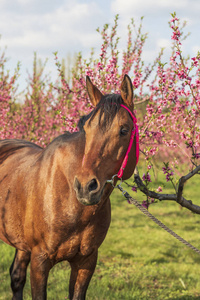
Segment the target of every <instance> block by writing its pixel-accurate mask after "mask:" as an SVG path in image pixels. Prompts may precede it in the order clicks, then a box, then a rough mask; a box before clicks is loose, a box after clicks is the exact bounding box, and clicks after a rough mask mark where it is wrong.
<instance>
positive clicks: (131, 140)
mask: <svg viewBox="0 0 200 300" xmlns="http://www.w3.org/2000/svg"><path fill="white" fill-rule="evenodd" d="M121 107H123V108H125V109H126V110H127V111H128V112H129V114H130V116H131V118H132V119H133V129H132V132H131V137H130V142H129V145H128V149H127V151H126V155H125V157H124V160H123V162H122V165H121V168H120V169H119V172H118V173H117V177H118V178H119V179H121V178H122V176H123V173H124V169H125V168H126V165H127V161H128V155H129V152H130V150H131V147H132V145H133V140H134V137H135V139H136V165H137V163H138V160H139V132H138V126H137V119H136V117H135V116H134V114H133V113H132V112H131V111H130V109H129V108H128V107H126V106H125V105H123V104H121Z"/></svg>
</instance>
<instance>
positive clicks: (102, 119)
mask: <svg viewBox="0 0 200 300" xmlns="http://www.w3.org/2000/svg"><path fill="white" fill-rule="evenodd" d="M121 104H124V101H123V99H122V97H121V95H120V94H108V95H104V96H103V97H102V98H101V100H100V101H99V103H98V104H97V106H96V107H95V108H94V110H93V111H92V112H90V113H89V114H88V115H86V116H83V117H81V118H80V120H79V122H78V128H79V130H80V131H83V126H84V125H85V122H86V121H87V120H89V119H90V120H89V125H90V124H91V122H92V120H93V119H94V117H95V116H96V114H97V113H98V112H100V113H99V126H101V128H102V130H104V131H106V130H107V129H108V128H109V127H110V126H111V124H112V121H113V119H114V117H115V116H116V114H117V113H118V111H119V109H120V107H121Z"/></svg>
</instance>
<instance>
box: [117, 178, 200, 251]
mask: <svg viewBox="0 0 200 300" xmlns="http://www.w3.org/2000/svg"><path fill="white" fill-rule="evenodd" d="M115 187H116V188H118V189H119V190H120V191H121V192H122V194H123V195H124V197H125V198H126V199H127V200H128V202H129V203H131V204H134V205H135V206H136V207H137V208H139V210H140V211H141V212H142V213H143V214H145V215H146V216H147V217H149V218H150V219H151V220H152V221H154V222H155V223H156V224H157V225H159V226H160V227H161V228H163V229H164V230H166V231H167V232H168V233H169V234H171V235H172V236H173V237H175V238H176V239H177V240H179V241H180V242H181V243H183V244H184V245H186V246H188V247H189V248H191V249H192V250H194V251H195V252H197V253H198V254H200V250H199V249H197V248H196V247H194V246H193V245H191V244H190V243H189V242H187V241H186V240H184V239H183V238H182V237H180V236H179V235H178V234H176V233H175V232H174V231H173V230H171V229H169V228H168V227H167V226H166V225H165V224H163V223H162V222H161V221H160V220H158V219H157V218H156V217H154V216H153V215H152V214H151V213H150V212H149V211H148V210H147V209H146V208H145V207H143V206H142V205H141V204H140V203H138V202H137V200H135V199H133V198H132V197H131V196H130V195H129V193H128V192H127V191H125V190H124V189H123V188H122V186H121V185H120V184H118V185H116V186H115Z"/></svg>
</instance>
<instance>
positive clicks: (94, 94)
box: [86, 76, 103, 106]
mask: <svg viewBox="0 0 200 300" xmlns="http://www.w3.org/2000/svg"><path fill="white" fill-rule="evenodd" d="M86 88H87V92H88V95H89V98H90V101H91V103H92V104H93V105H94V106H96V105H97V104H98V103H99V101H100V100H101V98H102V97H103V94H102V93H101V92H100V91H99V90H98V88H97V87H96V86H95V85H93V84H92V82H91V80H90V77H89V76H86Z"/></svg>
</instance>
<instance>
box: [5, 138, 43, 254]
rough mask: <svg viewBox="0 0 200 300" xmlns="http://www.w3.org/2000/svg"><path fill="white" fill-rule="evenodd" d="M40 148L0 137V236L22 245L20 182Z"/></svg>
mask: <svg viewBox="0 0 200 300" xmlns="http://www.w3.org/2000/svg"><path fill="white" fill-rule="evenodd" d="M41 151H42V148H41V147H39V146H37V145H35V144H33V143H31V142H26V141H23V140H17V139H13V140H2V141H0V238H1V239H2V240H3V241H5V242H6V243H8V244H10V245H12V246H14V247H18V248H22V249H23V248H24V246H23V245H21V246H20V245H19V244H23V235H24V230H23V228H22V224H23V222H24V219H25V210H26V202H25V189H24V186H25V185H24V182H25V181H26V179H27V175H28V173H29V170H30V168H31V165H32V164H33V163H34V161H35V159H36V157H37V156H38V154H39V153H40V152H41Z"/></svg>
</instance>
